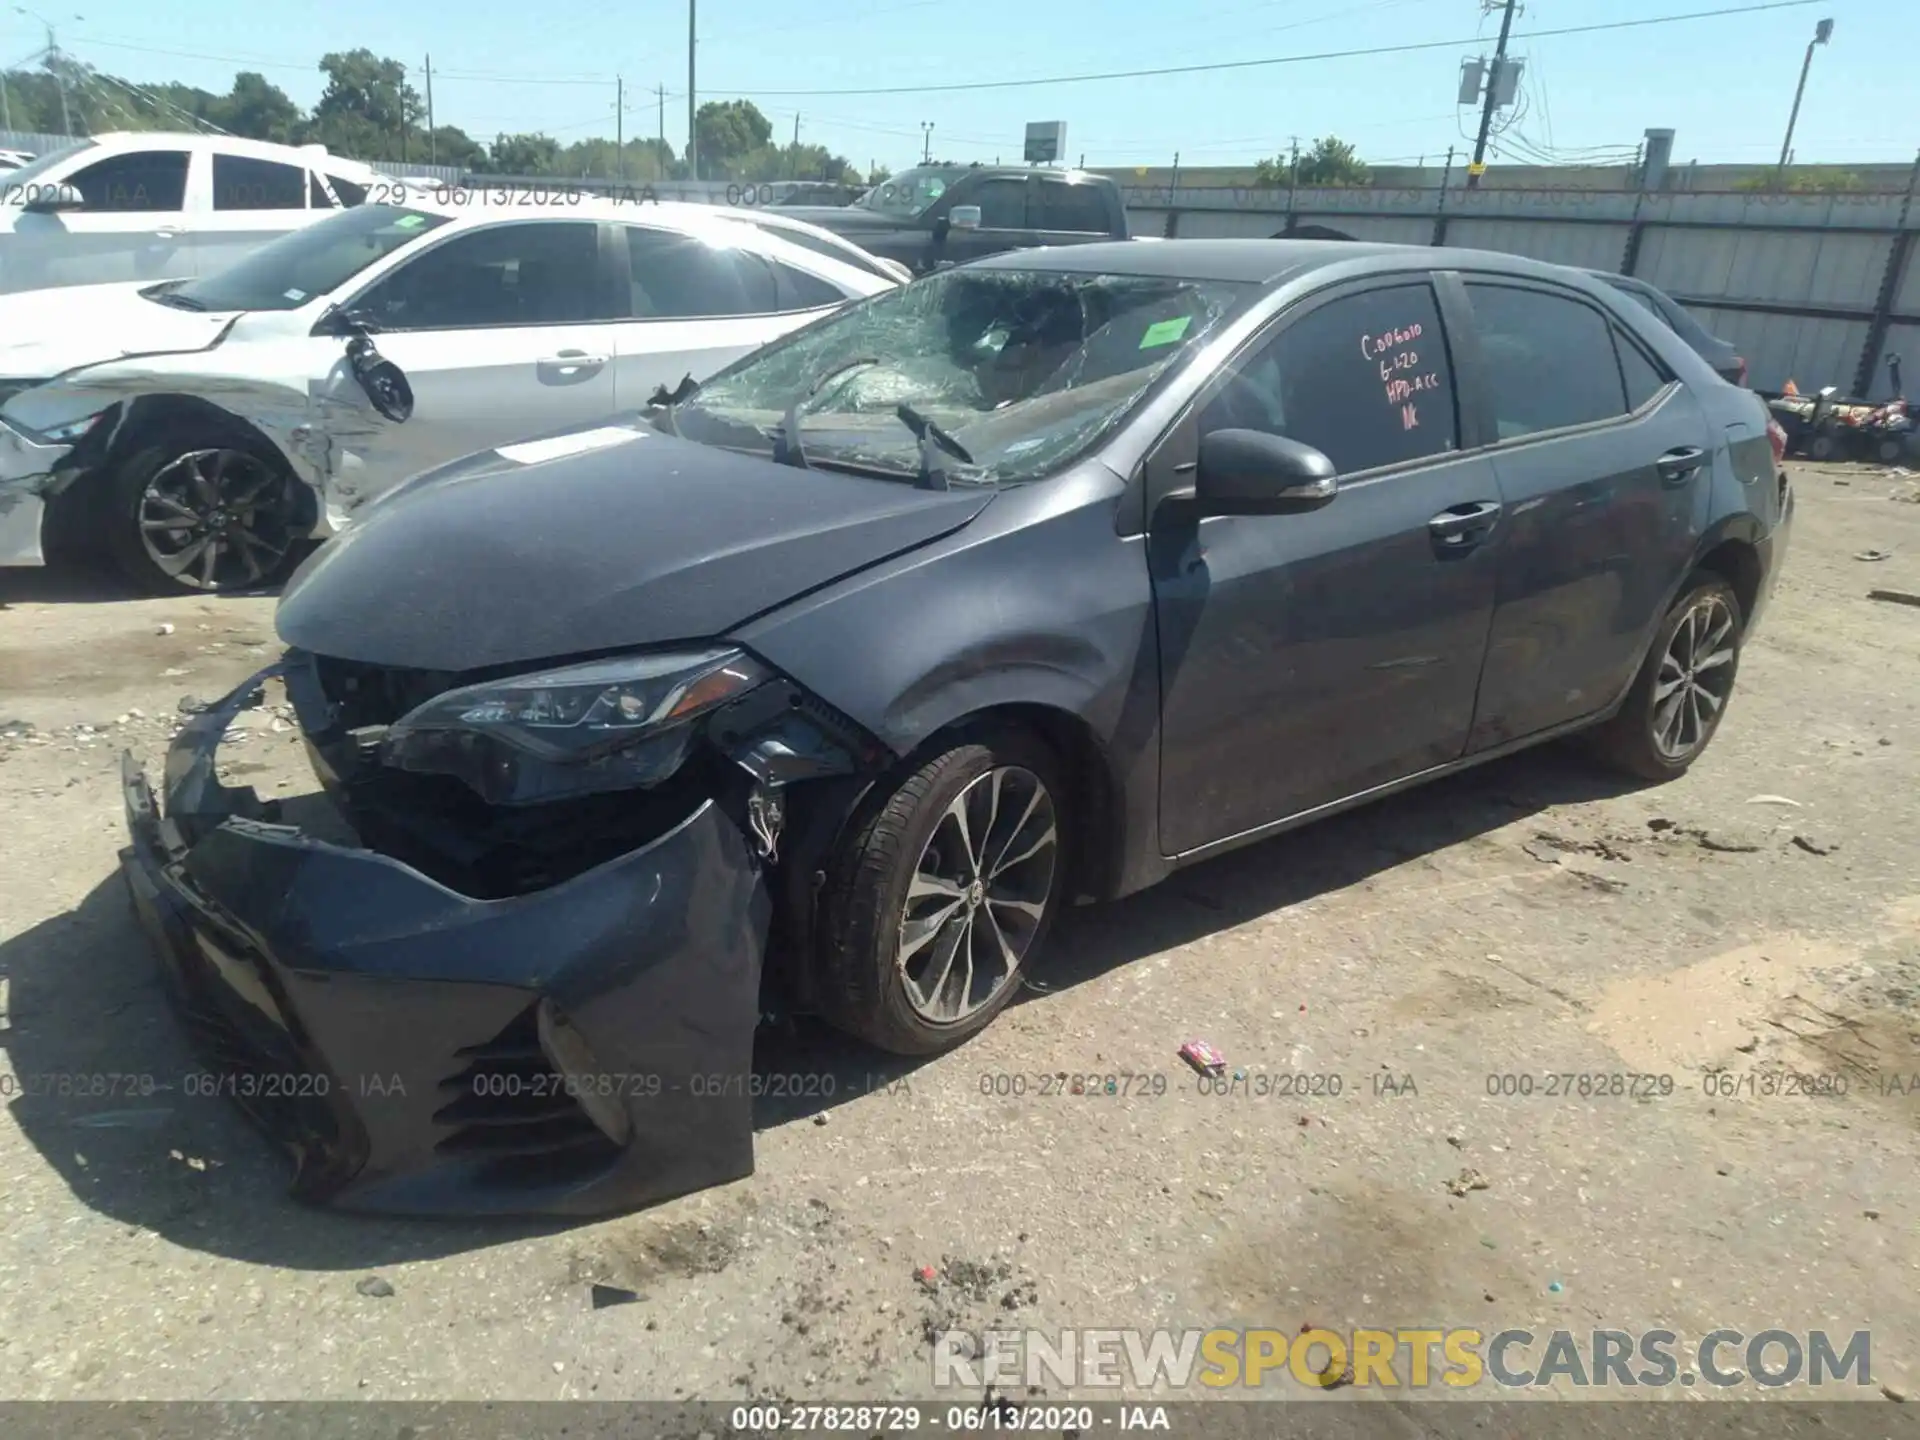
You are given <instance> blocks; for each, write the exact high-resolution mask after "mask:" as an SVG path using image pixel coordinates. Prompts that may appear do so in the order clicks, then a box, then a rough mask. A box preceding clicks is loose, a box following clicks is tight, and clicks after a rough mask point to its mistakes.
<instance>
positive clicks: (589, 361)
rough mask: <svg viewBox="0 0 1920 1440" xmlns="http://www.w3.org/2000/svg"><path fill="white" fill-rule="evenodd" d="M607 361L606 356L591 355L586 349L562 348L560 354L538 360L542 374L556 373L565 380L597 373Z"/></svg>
mask: <svg viewBox="0 0 1920 1440" xmlns="http://www.w3.org/2000/svg"><path fill="white" fill-rule="evenodd" d="M606 363H607V357H606V356H604V355H589V354H588V353H587V352H586V351H584V350H562V351H561V352H560V353H559V354H558V355H548V356H546V357H544V358H542V359H541V360H539V361H537V362H536V364H537V366H538V369H539V371H540V374H541V375H542V376H547V375H554V376H558V377H559V378H560V379H563V380H571V379H573V378H575V377H576V376H585V375H592V374H595V373H597V372H598V371H600V370H601V369H603V368H605V366H606Z"/></svg>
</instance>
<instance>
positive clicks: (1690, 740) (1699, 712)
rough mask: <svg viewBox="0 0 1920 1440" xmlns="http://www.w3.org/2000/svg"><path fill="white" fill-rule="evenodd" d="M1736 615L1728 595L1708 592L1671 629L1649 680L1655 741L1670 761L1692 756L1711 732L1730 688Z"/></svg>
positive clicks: (1705, 741)
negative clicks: (1669, 636) (1671, 632)
mask: <svg viewBox="0 0 1920 1440" xmlns="http://www.w3.org/2000/svg"><path fill="white" fill-rule="evenodd" d="M1733 631H1734V616H1733V611H1732V609H1731V608H1730V607H1729V606H1728V605H1727V602H1726V599H1725V598H1724V597H1723V596H1720V595H1714V594H1706V595H1702V596H1700V597H1699V598H1698V599H1697V600H1695V601H1694V603H1693V605H1692V606H1691V607H1690V608H1689V609H1688V611H1687V613H1686V614H1685V615H1684V616H1683V617H1682V618H1681V620H1680V623H1679V625H1678V626H1676V627H1675V628H1674V632H1673V637H1672V638H1671V639H1670V640H1668V641H1667V649H1666V653H1665V654H1664V655H1662V656H1661V657H1660V671H1659V674H1658V675H1656V676H1655V677H1654V683H1653V715H1652V721H1651V724H1652V727H1653V744H1654V748H1655V749H1656V750H1658V751H1659V752H1660V754H1661V756H1662V757H1664V758H1665V759H1667V760H1668V761H1671V762H1673V763H1676V764H1677V763H1679V762H1681V761H1684V760H1687V759H1689V758H1691V757H1692V756H1693V755H1694V754H1695V753H1696V752H1697V751H1698V750H1699V749H1700V748H1701V747H1702V746H1703V745H1705V744H1706V743H1707V739H1708V737H1709V736H1711V735H1712V734H1713V727H1714V725H1715V724H1716V723H1717V722H1718V720H1719V718H1720V712H1721V710H1722V709H1723V708H1725V706H1726V703H1727V697H1728V695H1730V694H1731V693H1732V692H1733V668H1734V663H1733V662H1734V654H1735V652H1734V634H1733Z"/></svg>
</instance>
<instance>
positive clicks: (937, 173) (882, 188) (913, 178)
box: [854, 165, 967, 220]
mask: <svg viewBox="0 0 1920 1440" xmlns="http://www.w3.org/2000/svg"><path fill="white" fill-rule="evenodd" d="M966 173H967V172H966V170H965V169H964V168H962V167H960V166H957V165H951V166H939V165H919V166H915V167H914V168H913V169H911V170H902V171H901V172H900V173H899V174H898V175H895V176H893V177H892V178H891V179H888V180H883V181H881V182H880V183H879V184H878V185H876V186H874V187H873V188H872V189H871V190H869V191H868V192H867V193H866V194H864V195H862V196H861V197H860V198H859V199H858V200H856V201H854V204H856V205H859V206H861V207H862V208H863V209H867V210H877V211H879V212H880V213H881V214H882V215H897V216H899V217H900V218H902V219H904V220H911V219H913V218H914V217H915V216H917V215H919V214H920V213H921V212H922V211H924V210H925V209H927V207H929V206H930V205H932V204H933V202H934V201H936V200H938V199H939V198H940V197H941V196H942V195H944V194H946V193H947V187H948V186H949V185H951V184H952V183H953V182H954V181H955V180H957V179H959V178H960V176H962V175H964V174H966Z"/></svg>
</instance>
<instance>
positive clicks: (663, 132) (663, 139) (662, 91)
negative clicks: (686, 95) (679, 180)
mask: <svg viewBox="0 0 1920 1440" xmlns="http://www.w3.org/2000/svg"><path fill="white" fill-rule="evenodd" d="M653 88H654V91H655V93H656V95H657V97H658V99H659V102H660V153H661V157H662V158H661V161H660V163H661V164H662V165H664V164H666V159H665V156H666V150H667V87H666V86H664V85H656V86H654V87H653ZM663 173H664V172H663Z"/></svg>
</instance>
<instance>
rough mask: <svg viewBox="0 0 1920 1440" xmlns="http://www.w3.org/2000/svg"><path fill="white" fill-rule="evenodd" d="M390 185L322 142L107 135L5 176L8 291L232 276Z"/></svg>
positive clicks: (1, 203) (3, 240)
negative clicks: (251, 259) (274, 246)
mask: <svg viewBox="0 0 1920 1440" xmlns="http://www.w3.org/2000/svg"><path fill="white" fill-rule="evenodd" d="M379 183H381V177H380V176H379V175H378V174H377V173H376V172H375V171H373V170H371V169H369V168H368V167H367V166H365V165H362V164H360V163H358V162H357V161H352V160H343V159H341V158H339V157H338V156H333V155H329V154H328V153H327V151H326V147H325V146H322V145H308V146H301V147H299V148H298V149H296V148H294V147H292V146H288V145H270V144H268V143H266V142H265V141H261V140H236V139H234V138H233V137H231V136H228V135H170V134H164V133H157V132H147V133H142V134H115V135H97V136H95V137H93V138H92V139H88V140H76V141H75V142H74V143H73V144H72V145H69V146H66V147H65V148H63V149H60V150H55V151H52V152H50V153H49V154H46V155H42V156H40V157H39V158H38V159H36V160H33V161H31V162H29V163H28V164H26V165H23V166H21V167H20V168H19V169H17V170H7V171H4V172H0V294H4V293H7V292H10V291H16V290H39V289H46V288H50V287H54V286H65V285H96V284H104V283H107V282H109V281H115V280H176V279H190V278H192V277H193V276H196V275H210V274H212V273H214V272H215V271H218V270H221V269H224V268H225V267H226V266H228V265H230V264H232V263H233V262H234V261H235V260H238V259H240V258H241V257H242V256H244V255H246V254H247V253H248V252H249V251H251V250H254V249H256V248H258V247H259V246H260V245H263V244H265V243H266V242H267V241H269V240H271V239H273V238H274V237H275V236H278V235H284V234H285V233H287V232H288V231H289V230H297V229H299V228H300V227H301V226H303V225H305V224H307V223H308V222H310V221H313V220H318V219H320V218H321V217H322V216H324V215H328V214H331V213H333V212H334V211H336V210H338V209H340V208H341V207H343V206H348V205H357V204H359V203H360V202H361V201H362V200H364V199H366V197H367V192H368V191H369V190H370V189H372V188H373V187H374V186H375V185H377V184H379Z"/></svg>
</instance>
